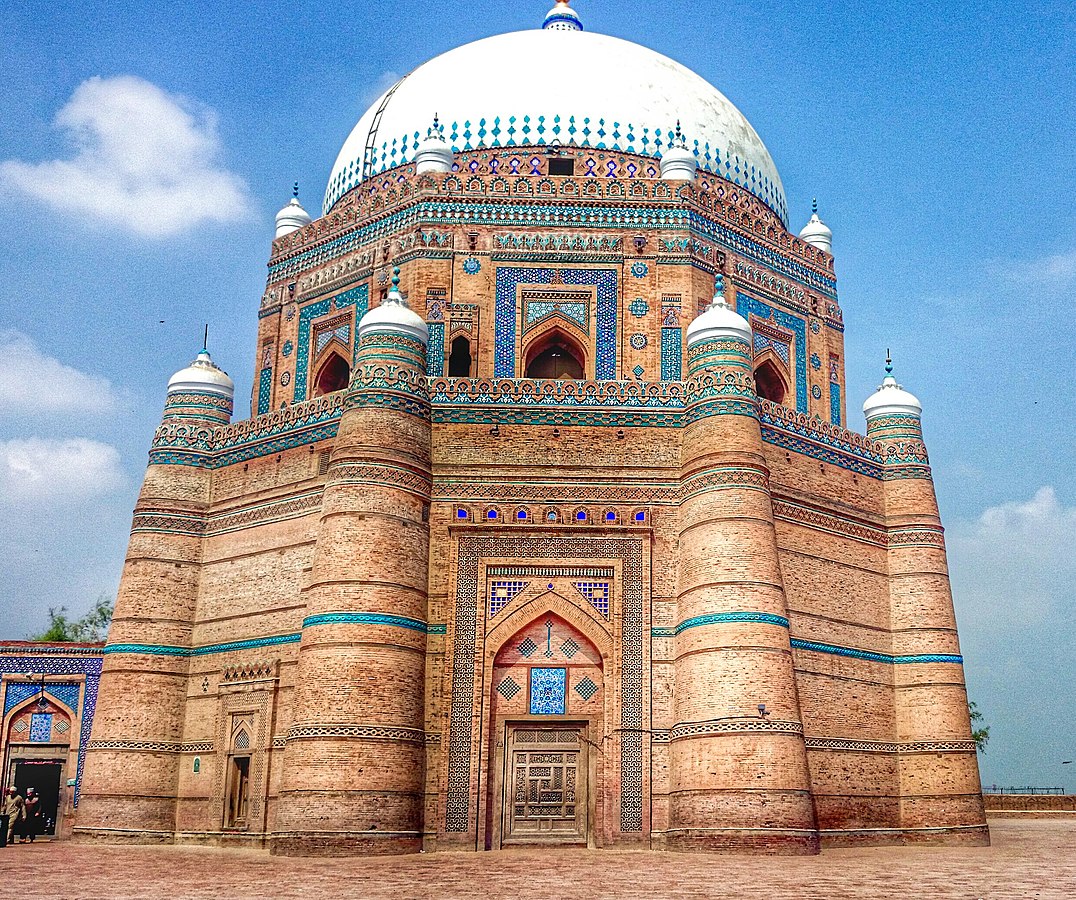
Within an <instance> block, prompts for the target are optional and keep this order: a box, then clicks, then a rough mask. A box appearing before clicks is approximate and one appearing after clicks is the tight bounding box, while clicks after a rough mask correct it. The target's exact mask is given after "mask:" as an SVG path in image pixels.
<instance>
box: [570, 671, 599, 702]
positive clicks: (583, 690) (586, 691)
mask: <svg viewBox="0 0 1076 900" xmlns="http://www.w3.org/2000/svg"><path fill="white" fill-rule="evenodd" d="M575 692H576V693H577V694H578V695H579V696H580V697H582V698H583V699H584V700H589V699H590V698H591V697H593V696H594V695H595V694H596V693H598V686H597V685H596V684H595V683H594V682H593V681H591V680H590V677H589V676H584V678H583V680H582V681H580V682H578V683H577V684H576V686H575Z"/></svg>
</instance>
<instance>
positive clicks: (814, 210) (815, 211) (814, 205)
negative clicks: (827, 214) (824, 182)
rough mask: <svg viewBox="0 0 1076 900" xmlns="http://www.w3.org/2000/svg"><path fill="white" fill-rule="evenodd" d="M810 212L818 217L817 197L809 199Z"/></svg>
mask: <svg viewBox="0 0 1076 900" xmlns="http://www.w3.org/2000/svg"><path fill="white" fill-rule="evenodd" d="M811 212H812V213H813V214H814V215H816V216H817V215H818V198H817V197H812V198H811Z"/></svg>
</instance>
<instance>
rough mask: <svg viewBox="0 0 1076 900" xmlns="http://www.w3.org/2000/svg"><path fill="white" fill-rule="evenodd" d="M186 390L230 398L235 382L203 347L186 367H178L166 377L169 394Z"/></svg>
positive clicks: (232, 395)
mask: <svg viewBox="0 0 1076 900" xmlns="http://www.w3.org/2000/svg"><path fill="white" fill-rule="evenodd" d="M188 391H195V392H198V393H202V394H213V395H215V396H217V397H224V398H226V399H228V400H231V399H232V398H233V397H234V396H235V382H234V381H232V379H231V378H229V377H228V373H227V372H225V371H224V370H223V369H222V368H220V367H219V366H218V365H216V363H214V362H213V359H212V357H211V356H210V355H209V351H208V350H206V349H205V348H204V347H203V348H202V351H201V352H200V353H199V354H198V355H197V356H196V357H195V358H194V361H193V362H192V363H191V364H190V365H189V366H187V368H185V369H180V370H179V371H178V372H176V374H175V375H173V376H172V377H171V378H169V379H168V393H169V394H180V393H187V392H188Z"/></svg>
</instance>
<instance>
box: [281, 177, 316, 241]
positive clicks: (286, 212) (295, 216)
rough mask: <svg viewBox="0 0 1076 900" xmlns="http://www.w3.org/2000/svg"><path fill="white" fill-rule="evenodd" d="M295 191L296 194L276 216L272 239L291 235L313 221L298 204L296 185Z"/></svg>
mask: <svg viewBox="0 0 1076 900" xmlns="http://www.w3.org/2000/svg"><path fill="white" fill-rule="evenodd" d="M295 190H296V194H295V196H294V197H292V198H291V200H290V201H288V205H287V206H285V207H284V208H283V209H282V210H281V211H280V212H278V213H277V214H276V234H275V235H274V237H283V236H284V235H286V234H291V232H293V231H298V230H299V229H300V228H304V227H306V226H307V225H309V224H310V223H311V222H312V221H313V219H311V218H310V213H308V212H307V211H306V210H305V209H303V205H302V204H301V203H300V202H299V194H298V190H299V188H298V185H296V188H295Z"/></svg>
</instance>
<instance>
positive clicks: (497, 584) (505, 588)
mask: <svg viewBox="0 0 1076 900" xmlns="http://www.w3.org/2000/svg"><path fill="white" fill-rule="evenodd" d="M528 584H530V582H529V581H491V582H490V584H489V614H490V616H495V615H497V613H499V612H500V611H501V610H502V609H504V608H505V607H506V606H507V605H508V604H509V603H511V602H512V600H513V599H515V597H516V595H517V594H518V593H519V592H520V591H522V590H523V589H524V588H525V587H526V586H527V585H528ZM528 640H529V638H528ZM532 643H533V642H532ZM531 652H532V653H533V652H534V651H533V650H532V651H531ZM526 655H528V656H529V655H530V654H526Z"/></svg>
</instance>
